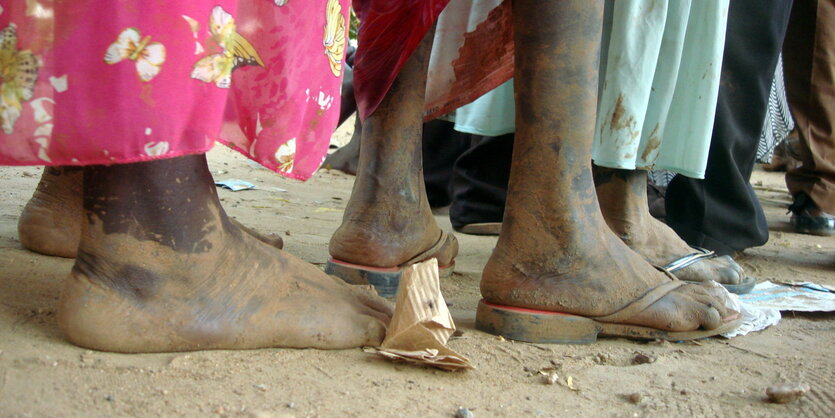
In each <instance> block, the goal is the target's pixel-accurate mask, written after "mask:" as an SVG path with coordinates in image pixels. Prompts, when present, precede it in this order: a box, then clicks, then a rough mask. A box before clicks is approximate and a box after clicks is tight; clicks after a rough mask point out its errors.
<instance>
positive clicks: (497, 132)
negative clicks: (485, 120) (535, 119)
mask: <svg viewBox="0 0 835 418" xmlns="http://www.w3.org/2000/svg"><path fill="white" fill-rule="evenodd" d="M454 129H455V130H456V131H458V132H461V133H465V134H471V135H481V136H502V135H507V134H512V133H514V132H516V127H515V126H514V127H512V128H505V129H493V130H488V129H478V128H474V127H472V126H467V125H458V124H457V123H456V124H455V128H454Z"/></svg>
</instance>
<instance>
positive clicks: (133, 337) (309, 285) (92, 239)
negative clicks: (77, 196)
mask: <svg viewBox="0 0 835 418" xmlns="http://www.w3.org/2000/svg"><path fill="white" fill-rule="evenodd" d="M83 211H84V220H85V221H84V223H83V225H82V232H81V240H80V244H79V247H78V257H77V258H76V262H75V265H74V266H73V270H72V272H71V274H70V276H69V278H68V280H67V283H66V286H65V289H64V292H63V294H62V297H61V301H60V305H59V310H58V322H59V325H60V326H61V329H62V330H63V331H64V333H65V334H66V335H67V337H68V338H69V339H70V341H72V342H73V343H76V344H78V345H81V346H84V347H90V348H95V349H99V350H107V351H119V352H155V351H183V350H197V349H220V348H222V349H240V348H257V347H317V348H341V347H353V346H360V345H365V344H377V343H379V342H380V340H381V339H382V337H383V336H384V334H385V324H386V322H387V321H388V318H389V308H388V306H387V305H386V304H385V302H383V301H381V300H379V299H377V298H375V297H374V296H372V295H370V294H364V293H362V292H361V291H360V290H358V289H355V288H352V287H350V286H348V285H345V284H344V283H342V282H341V281H339V280H336V279H333V278H331V277H329V276H327V275H325V274H324V273H322V272H321V271H320V270H319V269H317V268H316V267H314V266H312V265H310V264H308V263H305V262H303V261H301V260H299V259H297V258H295V257H293V256H292V255H289V254H287V253H285V252H282V251H280V250H277V249H275V248H273V247H271V246H268V245H266V244H264V243H263V242H261V241H259V240H257V239H255V238H253V237H252V236H250V235H249V234H246V233H244V232H242V231H241V230H240V229H239V228H237V227H236V226H235V225H234V224H232V223H231V222H230V221H229V219H228V217H227V216H226V214H225V213H224V212H223V209H222V208H221V207H220V202H219V200H218V198H217V194H216V191H215V186H214V184H213V182H212V179H211V175H210V173H209V170H208V166H207V164H206V160H205V157H204V156H202V155H198V156H187V157H180V158H176V159H170V160H160V161H153V162H146V163H136V164H124V165H115V166H110V167H103V166H91V167H86V168H85V169H84V199H83Z"/></svg>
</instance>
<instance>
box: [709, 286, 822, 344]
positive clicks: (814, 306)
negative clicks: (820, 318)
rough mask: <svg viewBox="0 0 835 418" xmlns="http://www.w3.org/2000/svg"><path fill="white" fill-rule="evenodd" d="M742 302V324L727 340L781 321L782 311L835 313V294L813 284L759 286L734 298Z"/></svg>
mask: <svg viewBox="0 0 835 418" xmlns="http://www.w3.org/2000/svg"><path fill="white" fill-rule="evenodd" d="M732 297H733V299H734V300H737V301H738V302H739V308H740V309H739V312H741V313H742V315H743V318H744V322H743V324H742V325H741V326H740V327H739V328H737V329H735V330H733V331H731V332H727V333H725V334H722V336H723V337H725V338H732V337H736V336H739V335H745V334H748V333H750V332H754V331H760V330H763V329H766V328H768V327H770V326H772V325H776V324H777V323H778V322H780V319H781V315H780V311H797V312H832V311H835V291H833V290H832V289H830V288H828V287H826V286H822V285H819V284H816V283H811V282H801V283H772V282H769V281H766V282H762V283H758V284H757V285H756V286H755V287H754V289H753V290H752V291H751V292H750V293H748V294H745V295H733V296H732Z"/></svg>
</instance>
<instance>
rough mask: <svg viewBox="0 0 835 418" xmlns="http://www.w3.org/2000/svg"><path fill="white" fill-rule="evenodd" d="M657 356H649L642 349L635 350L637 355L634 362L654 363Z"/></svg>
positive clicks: (633, 359) (633, 358)
mask: <svg viewBox="0 0 835 418" xmlns="http://www.w3.org/2000/svg"><path fill="white" fill-rule="evenodd" d="M654 362H655V357H652V356H648V355H646V354H644V353H642V352H640V351H636V352H635V357H632V364H635V365H637V364H647V363H654Z"/></svg>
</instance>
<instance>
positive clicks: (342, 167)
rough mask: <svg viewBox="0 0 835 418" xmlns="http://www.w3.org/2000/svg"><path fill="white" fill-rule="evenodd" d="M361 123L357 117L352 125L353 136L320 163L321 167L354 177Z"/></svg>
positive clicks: (358, 152) (357, 163) (358, 151)
mask: <svg viewBox="0 0 835 418" xmlns="http://www.w3.org/2000/svg"><path fill="white" fill-rule="evenodd" d="M361 132H362V122H360V117H359V115H357V118H356V122H355V123H354V134H353V136H351V140H350V141H348V143H347V144H345V146H343V147H342V148H339V149H338V150H336V151H334V152H333V153H332V154H330V155H328V157H327V158H325V161H323V162H322V167H324V168H326V169H328V170H339V171H341V172H343V173H345V174H351V175H356V174H357V167H358V165H359V159H360V135H361V134H360V133H361Z"/></svg>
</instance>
